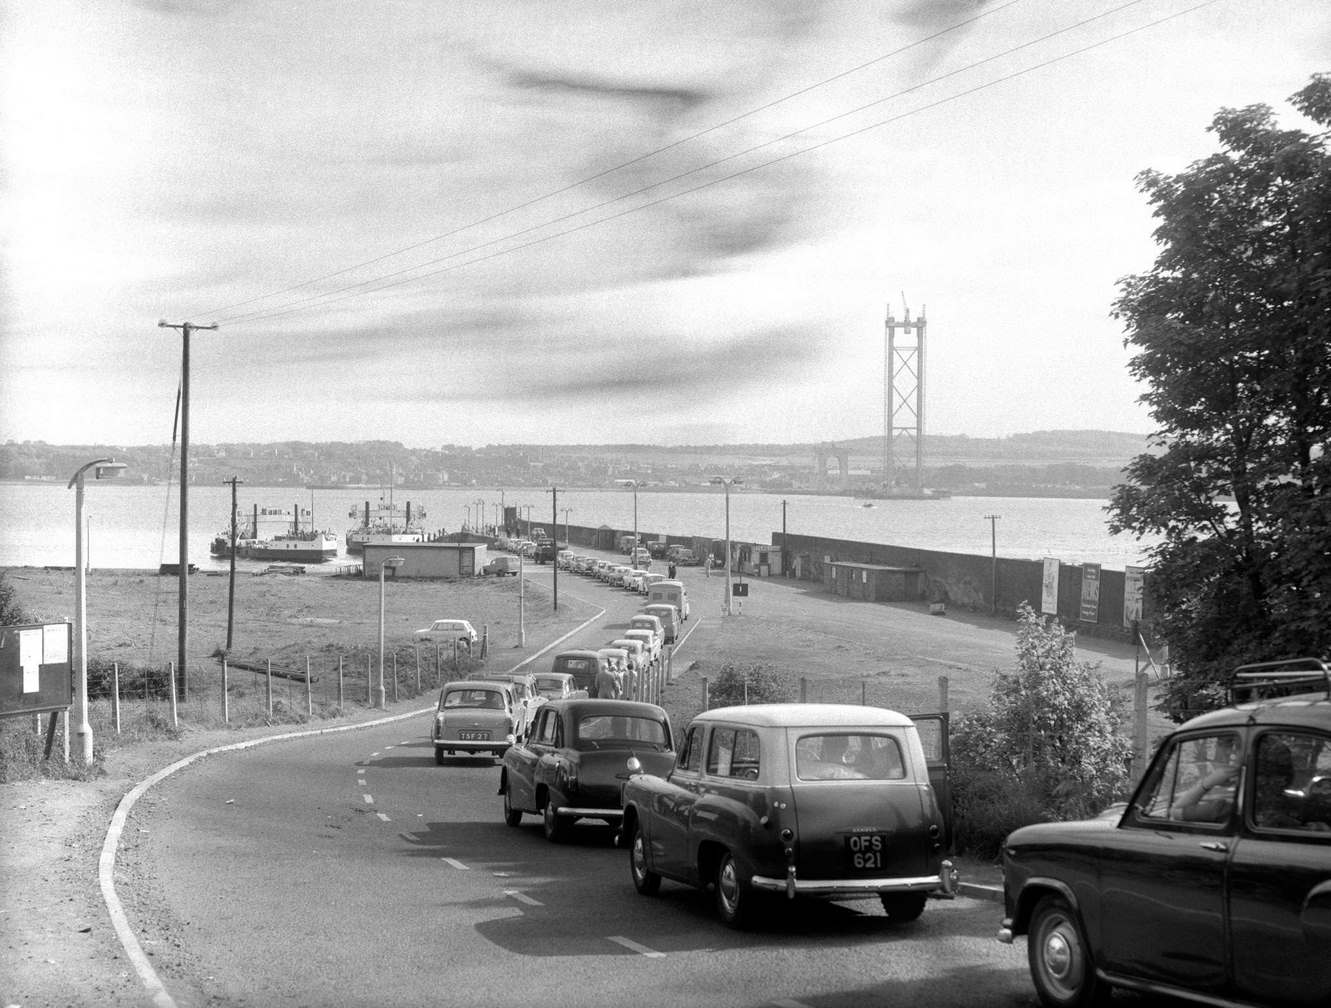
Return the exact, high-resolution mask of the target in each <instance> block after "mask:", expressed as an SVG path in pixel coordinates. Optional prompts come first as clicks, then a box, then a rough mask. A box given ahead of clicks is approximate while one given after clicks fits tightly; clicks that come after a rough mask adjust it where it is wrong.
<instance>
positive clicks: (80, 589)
mask: <svg viewBox="0 0 1331 1008" xmlns="http://www.w3.org/2000/svg"><path fill="white" fill-rule="evenodd" d="M124 468H125V463H124V462H117V461H115V460H114V459H109V458H103V459H94V460H93V461H92V462H89V463H88V464H87V465H85V466H83V467H82V468H80V469H79V471H78V472H76V473H75V474H74V475H73V476H72V477H70V480H69V486H70V487H73V488H74V610H75V615H76V617H77V618H78V622H79V625H78V628H77V631H76V633H75V636H74V640H75V646H76V647H77V648H78V669H79V671H78V678H77V679H76V680H75V684H74V688H75V695H74V716H75V718H76V721H77V723H76V724H75V726H74V731H73V732H72V734H73V736H74V738H75V739H77V740H78V759H79V760H80V761H81V762H82V763H83V765H84V766H89V765H91V763H92V725H90V724H89V723H88V602H87V598H86V595H87V569H86V567H85V565H84V562H83V528H84V525H83V479H84V476H85V475H86V473H87V472H88V470H89V469H91V470H93V479H105V478H107V477H108V476H114V475H116V473H118V472H119V471H120V470H121V469H124ZM66 489H69V487H66Z"/></svg>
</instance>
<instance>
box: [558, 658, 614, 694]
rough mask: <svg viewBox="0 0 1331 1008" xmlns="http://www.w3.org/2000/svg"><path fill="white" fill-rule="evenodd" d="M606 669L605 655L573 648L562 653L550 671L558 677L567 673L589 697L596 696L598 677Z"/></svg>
mask: <svg viewBox="0 0 1331 1008" xmlns="http://www.w3.org/2000/svg"><path fill="white" fill-rule="evenodd" d="M604 668H606V661H605V655H602V654H598V653H597V652H595V651H591V650H588V649H587V648H573V649H571V650H568V651H560V652H559V653H558V654H556V655H555V657H554V659H553V660H552V661H551V663H550V671H551V672H553V673H555V674H556V675H558V674H559V673H561V672H562V673H567V674H568V675H571V676H572V677H573V681H574V682H575V683H577V685H578V689H580V690H586V691H587V695H588V696H593V697H594V696H596V677H597V676H598V675H599V674H600V673H601V671H602V670H603V669H604Z"/></svg>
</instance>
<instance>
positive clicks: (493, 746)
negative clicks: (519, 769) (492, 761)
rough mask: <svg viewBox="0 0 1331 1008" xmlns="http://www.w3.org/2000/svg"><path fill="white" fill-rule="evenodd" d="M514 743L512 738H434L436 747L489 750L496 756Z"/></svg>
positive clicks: (473, 750)
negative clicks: (462, 739)
mask: <svg viewBox="0 0 1331 1008" xmlns="http://www.w3.org/2000/svg"><path fill="white" fill-rule="evenodd" d="M512 744H513V741H512V739H511V738H510V739H503V738H500V739H489V740H485V741H477V742H473V741H470V740H468V741H466V742H462V741H459V740H457V739H445V738H437V739H435V740H434V745H435V748H436V749H455V750H457V751H458V752H472V753H475V752H488V753H494V754H495V755H496V756H499V755H503V752H504V750H505V749H507V748H508V747H509V746H511V745H512Z"/></svg>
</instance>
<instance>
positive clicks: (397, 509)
mask: <svg viewBox="0 0 1331 1008" xmlns="http://www.w3.org/2000/svg"><path fill="white" fill-rule="evenodd" d="M347 517H348V518H360V519H361V521H360V524H359V525H356V526H354V527H352V528H349V529H347V553H349V554H353V555H354V554H358V553H363V552H365V546H366V544H367V543H368V544H369V545H371V546H392V545H394V544H396V543H418V542H425V526H424V524H422V521H423V519H424V518H425V508H423V507H417V508H415V509H414V510H413V508H412V506H411V501H407V503H406V506H405V507H404V506H403V505H401V504H397V503H395V502H394V501H393V497H392V492H391V491H390V492H389V497H388V500H384V498H382V497H380V498H379V504H378V506H377V507H375V508H373V509H371V507H370V502H369V501H366V502H365V508H364V511H362V510H361V509H360V508H356V507H353V508H352V509H351V510H350V511H348V512H347Z"/></svg>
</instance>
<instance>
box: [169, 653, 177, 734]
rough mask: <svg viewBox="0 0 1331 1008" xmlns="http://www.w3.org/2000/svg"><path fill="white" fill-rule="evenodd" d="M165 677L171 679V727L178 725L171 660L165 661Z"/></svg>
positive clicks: (173, 666)
mask: <svg viewBox="0 0 1331 1008" xmlns="http://www.w3.org/2000/svg"><path fill="white" fill-rule="evenodd" d="M166 671H167V678H168V679H170V680H171V727H172V728H176V727H179V721H178V720H177V716H178V713H179V712H178V711H177V710H176V666H175V664H174V663H173V662H167V663H166Z"/></svg>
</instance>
